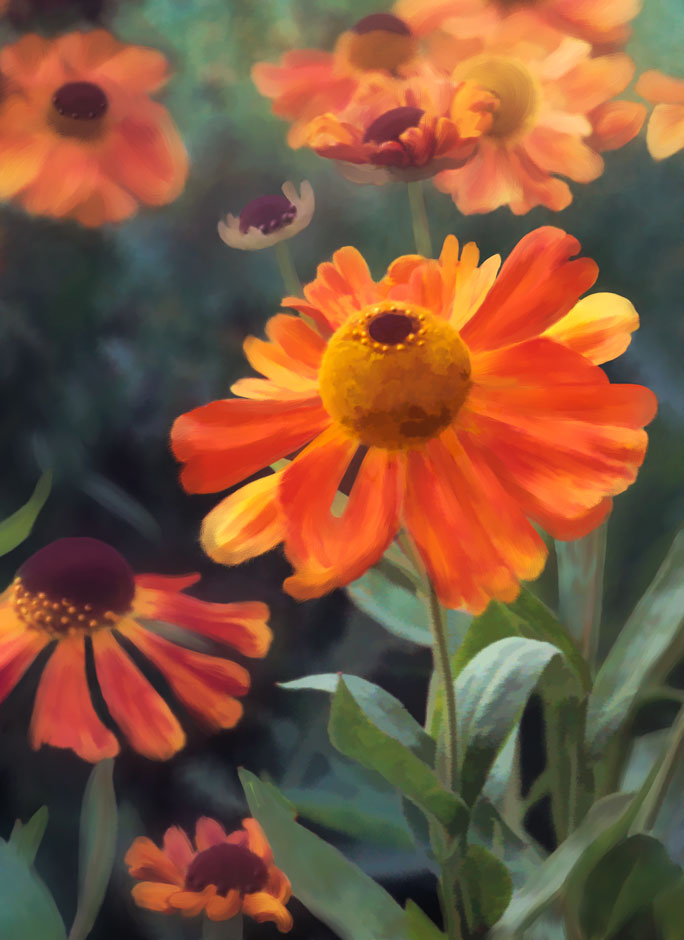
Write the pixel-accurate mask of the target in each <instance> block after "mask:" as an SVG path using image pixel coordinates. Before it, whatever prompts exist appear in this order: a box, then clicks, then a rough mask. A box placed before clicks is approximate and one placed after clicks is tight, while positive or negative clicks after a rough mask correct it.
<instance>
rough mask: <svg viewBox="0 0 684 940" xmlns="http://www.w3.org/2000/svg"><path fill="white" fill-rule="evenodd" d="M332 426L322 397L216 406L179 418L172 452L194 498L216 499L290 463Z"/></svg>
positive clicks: (235, 401) (206, 407) (228, 402)
mask: <svg viewBox="0 0 684 940" xmlns="http://www.w3.org/2000/svg"><path fill="white" fill-rule="evenodd" d="M329 424H330V418H329V417H328V414H327V412H326V411H325V409H324V408H323V406H322V404H321V401H320V399H319V398H318V397H316V398H310V399H306V400H305V401H295V402H292V401H282V402H279V401H241V400H239V399H232V400H224V401H213V402H210V403H209V404H208V405H202V406H201V407H200V408H195V409H194V410H193V411H188V412H187V413H186V414H183V415H181V416H180V417H179V418H176V421H175V422H174V425H173V428H172V431H171V446H172V448H173V452H174V454H175V456H176V458H177V459H178V460H179V461H181V462H183V463H185V464H186V466H185V467H184V468H183V471H182V473H181V482H182V484H183V487H184V488H185V489H186V490H187V492H189V493H215V492H217V491H219V490H225V489H227V488H228V487H229V486H233V485H234V484H235V483H239V482H240V481H241V480H244V479H245V477H248V476H251V475H252V474H253V473H256V471H257V470H261V469H262V468H264V467H267V466H268V465H269V464H272V463H274V462H275V461H276V460H280V459H282V458H283V457H287V455H288V454H291V453H292V452H293V451H295V450H297V449H298V448H300V447H301V446H302V445H303V444H306V443H307V441H310V440H311V439H312V438H313V437H315V436H316V435H317V434H318V433H319V432H320V431H322V430H323V429H324V428H325V427H327V426H328V425H329Z"/></svg>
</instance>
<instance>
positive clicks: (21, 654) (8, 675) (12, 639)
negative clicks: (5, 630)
mask: <svg viewBox="0 0 684 940" xmlns="http://www.w3.org/2000/svg"><path fill="white" fill-rule="evenodd" d="M49 642H50V641H49V639H48V637H47V636H45V635H44V634H41V633H37V632H36V631H34V630H26V631H24V632H22V633H19V634H16V633H10V634H8V635H7V636H4V637H2V638H1V639H0V702H4V700H5V699H6V698H7V696H8V695H9V694H10V692H11V691H12V689H13V688H14V687H15V686H16V684H17V683H18V682H19V680H20V679H21V677H22V676H23V675H24V673H25V672H26V670H27V669H28V668H29V666H30V665H31V663H32V662H33V661H34V659H35V658H36V656H37V655H38V653H40V651H41V650H42V649H44V648H45V647H46V646H47V644H48V643H49Z"/></svg>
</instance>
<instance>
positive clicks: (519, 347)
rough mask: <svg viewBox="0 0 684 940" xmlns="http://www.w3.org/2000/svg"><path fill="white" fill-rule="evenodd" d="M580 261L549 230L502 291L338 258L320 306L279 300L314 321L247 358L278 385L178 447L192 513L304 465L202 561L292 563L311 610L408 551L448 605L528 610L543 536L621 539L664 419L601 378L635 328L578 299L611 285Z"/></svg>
mask: <svg viewBox="0 0 684 940" xmlns="http://www.w3.org/2000/svg"><path fill="white" fill-rule="evenodd" d="M579 248H580V246H579V243H578V242H577V241H576V239H574V238H572V237H571V236H570V235H567V234H566V233H565V232H563V231H561V230H560V229H557V228H552V227H545V228H539V229H536V230H535V231H533V232H531V233H530V234H529V235H527V236H526V237H525V238H523V239H522V241H521V242H520V243H519V244H518V245H517V246H516V248H515V249H514V250H513V252H512V253H511V255H510V256H509V258H508V259H507V260H506V262H505V263H504V265H503V266H502V267H501V270H499V267H500V259H499V258H498V256H494V257H492V258H489V259H487V260H486V261H484V262H483V263H482V264H480V263H479V252H478V250H477V247H476V246H475V245H474V244H468V245H466V246H465V247H464V248H463V251H462V252H461V253H460V255H459V246H458V242H457V241H456V239H455V238H454V237H453V236H449V237H448V238H447V240H446V241H445V243H444V247H443V249H442V252H441V255H440V257H439V259H437V260H431V259H427V258H423V257H421V256H419V255H408V256H405V257H402V258H398V259H397V260H396V261H394V262H393V263H392V264H391V265H390V267H389V269H388V271H387V273H386V275H385V276H384V277H383V278H382V280H381V281H379V282H376V281H374V280H373V278H372V277H371V275H370V272H369V270H368V267H367V265H366V263H365V261H364V259H363V258H362V256H361V255H360V254H359V252H358V251H357V250H356V249H355V248H342V249H340V250H339V251H337V252H336V253H335V255H334V256H333V260H332V262H328V263H325V264H322V265H320V267H319V268H318V274H317V277H316V279H315V280H314V281H313V282H312V283H310V284H308V285H307V286H306V288H305V289H304V294H305V299H304V300H302V299H299V298H295V297H288V298H285V300H284V301H283V303H284V305H285V306H288V307H292V308H294V309H295V310H298V311H299V312H300V313H302V314H303V315H305V316H306V318H307V320H306V321H305V320H304V319H300V318H298V317H294V316H291V315H287V314H283V313H280V314H277V315H276V316H275V317H273V318H272V319H271V320H270V321H269V322H268V324H267V326H266V334H267V337H268V340H267V341H264V340H260V339H256V338H254V337H251V338H248V339H247V341H246V342H245V353H246V355H247V358H248V359H249V361H250V363H251V365H252V366H253V367H254V368H255V369H256V370H257V371H258V372H260V373H261V374H262V376H263V378H244V379H240V380H239V381H238V382H236V383H235V384H234V385H233V387H232V391H233V392H234V393H235V394H236V395H240V396H242V398H235V399H229V400H221V401H214V402H211V403H210V404H207V405H203V406H201V407H199V408H196V409H194V410H193V411H190V412H188V413H187V414H184V415H181V416H180V417H179V418H178V419H177V420H176V422H175V424H174V426H173V430H172V446H173V450H174V453H175V455H176V457H177V458H178V460H180V461H182V463H183V464H184V468H183V471H182V474H181V481H182V484H183V486H184V487H185V489H186V490H187V491H188V492H197V493H210V492H217V491H220V490H223V489H227V488H228V487H232V486H234V485H235V484H237V483H240V482H241V481H243V480H245V479H246V478H248V477H250V476H252V475H253V474H255V473H256V472H257V471H260V470H262V469H264V468H267V467H269V465H272V464H274V463H275V462H277V461H279V460H281V459H282V458H286V457H291V458H292V459H291V462H290V463H289V465H287V466H286V467H284V468H279V470H278V472H277V473H272V474H271V475H269V476H265V477H262V478H260V479H257V480H255V481H253V482H250V483H247V484H246V485H245V486H243V487H242V488H241V489H239V490H237V491H236V492H234V493H232V494H230V495H229V496H227V497H226V498H225V499H224V500H223V502H221V503H220V504H219V505H218V506H217V507H216V508H215V509H213V510H212V512H211V513H210V514H209V515H208V516H207V518H206V519H205V522H204V526H203V531H202V544H203V546H204V548H205V551H207V552H208V553H209V554H210V555H211V556H212V557H213V558H215V559H216V560H217V561H222V562H224V563H228V564H232V563H236V562H239V561H242V560H244V559H245V558H247V557H250V556H252V555H255V554H258V553H259V552H263V551H266V550H268V549H270V548H272V547H274V546H275V545H277V544H278V543H279V542H284V547H285V553H286V555H287V557H288V559H289V560H290V562H291V563H292V565H293V567H294V574H293V575H292V576H291V577H289V578H288V579H287V580H286V582H285V589H286V590H287V591H288V592H289V593H290V594H292V595H293V596H294V597H296V598H298V599H300V600H301V599H305V598H310V597H317V596H320V595H321V594H323V593H325V592H326V591H329V590H331V589H332V588H334V587H338V586H340V585H344V584H347V583H349V582H350V581H352V580H354V579H355V578H358V577H359V576H360V575H362V574H363V573H364V571H366V570H367V569H368V568H369V567H370V566H371V565H373V564H375V563H376V562H377V561H378V560H379V558H380V557H381V556H382V554H383V552H384V551H385V550H386V549H387V547H388V546H389V544H390V543H391V542H392V540H393V539H394V537H395V536H396V535H397V533H398V532H399V531H400V530H405V531H406V532H407V533H408V535H409V537H410V539H411V540H412V542H413V545H414V546H415V549H416V551H417V553H418V555H419V557H420V559H421V560H422V563H423V564H424V566H425V568H426V570H427V573H428V574H429V576H430V578H431V580H432V582H433V584H434V586H435V589H436V591H437V593H438V595H439V597H440V599H441V601H442V602H443V603H444V604H446V605H447V606H449V607H454V608H466V609H468V610H471V611H473V612H479V611H481V610H483V609H484V608H485V607H486V606H487V604H488V602H489V600H490V599H492V598H496V599H498V600H502V601H511V600H513V599H514V598H515V597H516V595H517V593H518V590H519V581H520V580H521V579H523V580H529V579H533V578H536V577H537V576H538V575H539V573H540V571H541V570H542V568H543V566H544V562H545V558H546V548H545V545H544V542H543V540H542V539H541V537H540V536H539V534H538V533H537V531H536V530H535V528H534V526H533V525H532V524H531V523H532V522H534V523H537V524H538V525H540V526H541V527H542V528H544V529H546V531H547V532H549V533H550V534H552V535H553V536H554V537H556V538H560V539H572V538H576V537H578V536H580V535H584V534H586V533H587V532H589V531H591V530H592V529H593V528H595V527H596V526H597V525H598V524H599V523H600V522H601V521H602V520H603V519H605V517H606V516H607V514H608V513H609V512H610V508H611V497H612V496H614V495H615V494H617V493H621V492H622V491H623V490H625V489H626V488H627V487H628V486H629V485H630V483H632V482H633V481H634V479H635V477H636V473H637V470H638V467H639V466H640V464H641V462H642V461H643V458H644V454H645V450H646V444H647V437H646V434H645V432H644V431H643V430H642V428H643V426H644V425H645V424H647V423H648V422H649V421H650V420H651V419H652V418H653V416H654V414H655V410H656V401H655V396H654V395H653V393H652V392H651V391H649V390H648V389H646V388H643V387H642V386H639V385H614V384H611V383H610V382H609V381H608V378H607V376H606V374H605V372H603V370H602V369H600V368H599V365H600V363H602V362H606V361H607V360H609V359H613V358H614V357H615V356H618V355H619V354H620V353H622V352H623V351H624V349H625V348H626V346H627V345H628V343H629V338H630V333H631V332H632V331H633V330H634V329H636V327H637V325H638V317H637V314H636V312H635V310H634V308H633V306H632V305H631V304H630V303H629V301H628V300H626V299H624V298H622V297H618V296H616V295H614V294H590V295H588V296H587V297H584V298H583V299H580V298H581V296H582V294H584V293H585V292H586V291H587V290H589V289H590V288H591V287H592V285H593V284H594V282H595V280H596V277H597V274H598V269H597V266H596V264H595V263H594V262H593V261H592V260H590V259H588V258H579V259H575V260H572V259H573V256H574V255H576V254H577V252H578V251H579ZM310 324H315V326H312V325H310ZM302 448H303V449H302ZM293 455H294V456H293ZM349 474H352V475H353V476H354V479H353V483H352V485H351V489H350V491H349V496H348V498H347V499H345V498H344V497H342V495H341V493H340V492H339V486H340V483H341V481H342V480H343V478H345V477H346V478H347V479H348V477H349Z"/></svg>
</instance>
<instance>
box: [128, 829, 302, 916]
mask: <svg viewBox="0 0 684 940" xmlns="http://www.w3.org/2000/svg"><path fill="white" fill-rule="evenodd" d="M126 864H127V865H128V868H129V871H130V873H131V875H132V876H133V877H134V878H140V879H142V881H141V882H140V883H139V884H137V885H136V886H135V887H134V888H133V898H134V899H135V902H136V904H138V905H139V906H140V907H145V908H147V909H148V910H151V911H160V912H163V913H165V914H182V915H183V916H184V917H196V916H197V915H198V914H201V913H202V912H203V911H204V912H205V913H206V915H207V917H208V918H209V919H210V920H230V918H232V917H235V916H236V915H238V914H247V915H248V916H249V917H253V918H254V920H256V921H259V922H260V923H263V922H264V921H271V922H273V923H274V924H275V925H276V926H277V928H278V930H279V931H280V932H281V933H287V931H289V930H291V929H292V915H291V914H290V912H289V911H288V910H287V908H286V907H285V905H286V904H287V902H288V901H289V899H290V896H291V894H292V889H291V887H290V882H289V880H288V879H287V877H286V876H285V875H284V874H283V872H282V871H281V870H280V869H279V868H276V866H275V865H274V863H273V852H272V851H271V847H270V845H269V844H268V842H267V841H266V837H265V835H264V833H263V830H262V829H261V826H260V825H259V823H258V822H257V821H256V819H243V820H242V829H238V830H237V831H236V832H231V833H230V835H228V834H226V831H225V829H224V828H223V826H222V825H221V824H220V823H218V822H216V820H215V819H209V818H208V817H206V816H203V817H202V818H201V819H198V820H197V826H196V828H195V846H194V847H193V845H192V843H191V841H190V839H189V838H188V836H187V835H186V834H185V832H184V831H183V830H182V829H180V828H179V827H178V826H172V827H171V828H170V829H167V830H166V832H165V834H164V842H163V848H162V849H159V848H158V847H157V846H156V845H155V844H154V842H152V841H151V840H150V839H147V838H145V837H140V838H138V839H136V840H135V842H134V843H133V845H132V846H131V847H130V849H129V850H128V852H127V853H126Z"/></svg>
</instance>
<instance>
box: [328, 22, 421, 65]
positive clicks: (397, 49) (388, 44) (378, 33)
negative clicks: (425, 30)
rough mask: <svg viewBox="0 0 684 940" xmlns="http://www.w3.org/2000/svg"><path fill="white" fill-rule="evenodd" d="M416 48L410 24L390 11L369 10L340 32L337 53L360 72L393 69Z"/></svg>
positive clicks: (409, 57) (405, 59) (406, 59)
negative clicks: (367, 13)
mask: <svg viewBox="0 0 684 940" xmlns="http://www.w3.org/2000/svg"><path fill="white" fill-rule="evenodd" d="M417 49H418V46H417V42H416V38H415V36H413V35H412V33H411V30H410V29H409V27H408V26H407V25H406V23H404V21H403V20H400V19H399V17H398V16H394V14H392V13H371V14H370V15H369V16H365V17H364V18H363V19H362V20H359V22H358V23H357V24H356V25H355V26H353V27H352V28H351V29H350V30H347V31H346V32H344V33H342V35H341V36H340V38H339V39H338V41H337V47H336V52H337V54H338V55H339V56H340V57H341V58H342V59H343V60H345V61H346V62H348V63H349V65H351V66H352V68H355V69H359V70H360V71H362V72H371V71H377V70H380V71H387V72H396V71H397V69H398V68H399V66H401V65H404V64H405V63H406V62H408V61H410V60H411V59H412V58H413V57H414V56H415V54H416V52H417Z"/></svg>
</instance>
